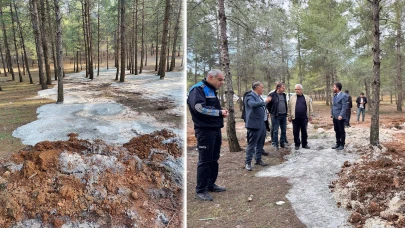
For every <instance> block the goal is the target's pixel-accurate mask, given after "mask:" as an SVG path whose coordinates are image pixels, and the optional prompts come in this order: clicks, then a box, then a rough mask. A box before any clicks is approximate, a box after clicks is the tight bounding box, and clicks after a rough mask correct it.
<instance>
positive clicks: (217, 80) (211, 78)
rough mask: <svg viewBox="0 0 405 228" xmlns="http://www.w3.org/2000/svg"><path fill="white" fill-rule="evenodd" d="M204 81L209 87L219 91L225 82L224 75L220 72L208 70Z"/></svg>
mask: <svg viewBox="0 0 405 228" xmlns="http://www.w3.org/2000/svg"><path fill="white" fill-rule="evenodd" d="M206 80H207V82H208V83H209V84H210V85H212V86H214V87H215V88H216V89H219V88H221V86H222V85H223V84H224V82H225V77H224V73H222V71H220V70H210V71H209V72H208V74H207V77H206Z"/></svg>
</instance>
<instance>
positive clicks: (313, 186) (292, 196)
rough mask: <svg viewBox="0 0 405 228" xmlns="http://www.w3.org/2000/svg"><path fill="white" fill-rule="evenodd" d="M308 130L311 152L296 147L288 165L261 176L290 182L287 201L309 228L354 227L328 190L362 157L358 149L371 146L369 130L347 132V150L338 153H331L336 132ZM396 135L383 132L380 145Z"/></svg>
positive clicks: (285, 163)
mask: <svg viewBox="0 0 405 228" xmlns="http://www.w3.org/2000/svg"><path fill="white" fill-rule="evenodd" d="M308 127H309V131H308V132H309V140H308V143H309V146H310V147H311V149H302V148H300V150H298V151H295V150H294V143H292V145H291V149H292V152H291V154H289V155H287V156H286V159H287V161H285V162H284V163H282V164H280V165H277V166H272V167H270V168H268V169H266V170H263V171H261V172H259V173H257V176H259V177H287V178H288V182H289V183H290V184H291V185H292V188H291V189H290V191H289V192H288V194H287V195H286V197H287V198H288V200H289V201H290V202H291V204H292V207H293V208H294V210H295V213H296V215H297V216H298V218H299V219H300V220H301V222H302V223H304V224H305V225H306V226H307V227H319V228H327V227H330V228H336V227H352V225H350V224H349V223H348V218H349V216H350V214H349V212H348V211H347V210H346V209H344V208H338V207H337V205H336V202H335V200H334V197H333V193H331V191H330V189H329V187H328V186H329V184H331V182H332V181H333V180H335V179H337V173H338V172H339V171H340V170H341V166H342V165H343V163H344V162H345V161H349V162H351V163H352V162H354V161H356V160H357V159H358V158H359V157H360V155H359V154H358V153H356V151H357V150H356V148H361V147H364V146H367V145H368V144H369V141H368V140H369V139H368V137H369V135H370V134H369V129H368V128H354V127H352V128H347V129H346V133H347V140H346V143H347V145H346V148H345V149H344V150H343V151H336V150H334V149H331V147H332V146H333V145H334V144H335V134H334V131H333V129H331V130H327V131H325V130H324V129H321V128H320V129H316V130H315V129H313V125H312V124H309V126H308ZM311 128H312V129H311ZM392 133H393V132H391V131H390V130H384V131H383V132H382V133H381V132H380V141H381V142H384V141H389V140H392V137H390V135H392ZM291 141H292V139H291Z"/></svg>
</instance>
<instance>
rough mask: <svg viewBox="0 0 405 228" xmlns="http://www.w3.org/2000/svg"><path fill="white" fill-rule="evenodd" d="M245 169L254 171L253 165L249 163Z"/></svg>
mask: <svg viewBox="0 0 405 228" xmlns="http://www.w3.org/2000/svg"><path fill="white" fill-rule="evenodd" d="M245 169H247V170H248V171H252V165H251V164H249V163H246V164H245Z"/></svg>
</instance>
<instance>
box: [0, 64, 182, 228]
mask: <svg viewBox="0 0 405 228" xmlns="http://www.w3.org/2000/svg"><path fill="white" fill-rule="evenodd" d="M114 78H115V70H114V69H110V70H106V69H104V70H101V71H100V76H99V77H95V79H94V80H89V79H87V78H85V77H84V72H79V73H73V74H67V75H66V77H65V79H64V94H65V102H64V103H63V104H54V103H51V104H46V105H42V106H40V107H39V108H38V109H37V114H38V116H37V120H35V121H32V122H29V123H28V124H26V125H23V126H20V127H19V128H17V129H16V130H15V131H14V132H13V136H14V137H17V138H20V139H21V141H22V142H23V143H24V144H25V145H29V146H27V147H25V148H24V149H22V150H21V151H19V152H18V153H17V151H15V152H13V151H9V152H7V153H5V156H2V158H1V160H0V205H1V208H3V209H2V210H0V226H1V227H112V226H114V227H181V226H182V224H183V209H182V208H183V200H182V192H183V189H184V186H183V181H182V178H183V177H182V176H183V173H184V171H183V170H184V158H183V156H182V151H183V148H184V142H183V141H184V136H183V133H182V128H183V121H182V118H183V116H184V114H183V113H182V112H181V111H180V110H182V109H183V107H184V106H183V103H182V102H183V85H182V84H183V83H182V81H183V79H182V78H183V75H182V73H181V72H169V73H167V74H166V77H165V79H164V80H160V79H159V77H157V76H155V75H154V74H153V73H152V72H144V73H143V74H141V75H130V74H127V75H126V82H124V83H119V82H117V81H115V80H114ZM3 88H6V90H5V91H7V89H8V87H7V83H5V86H4V87H3ZM56 92H57V90H56V87H54V88H51V89H48V90H41V91H39V92H38V96H36V97H30V98H29V99H27V100H26V101H21V104H20V105H23V104H24V102H26V103H29V102H30V100H31V99H33V100H39V99H42V100H43V99H53V100H55V99H56ZM7 103H8V102H7ZM7 103H6V106H7ZM46 103H48V102H46ZM10 105H15V104H12V102H10ZM24 106H25V105H24Z"/></svg>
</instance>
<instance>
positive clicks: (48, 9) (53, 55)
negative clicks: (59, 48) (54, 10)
mask: <svg viewBox="0 0 405 228" xmlns="http://www.w3.org/2000/svg"><path fill="white" fill-rule="evenodd" d="M46 11H48V30H49V34H50V36H49V37H50V40H51V48H52V59H53V71H54V77H55V80H58V73H57V69H58V66H57V64H58V62H57V60H56V56H55V40H54V39H53V38H52V35H53V34H55V32H54V31H53V27H52V23H51V9H50V7H49V0H46ZM66 54H67V53H66ZM73 56H74V52H73Z"/></svg>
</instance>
